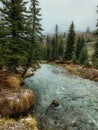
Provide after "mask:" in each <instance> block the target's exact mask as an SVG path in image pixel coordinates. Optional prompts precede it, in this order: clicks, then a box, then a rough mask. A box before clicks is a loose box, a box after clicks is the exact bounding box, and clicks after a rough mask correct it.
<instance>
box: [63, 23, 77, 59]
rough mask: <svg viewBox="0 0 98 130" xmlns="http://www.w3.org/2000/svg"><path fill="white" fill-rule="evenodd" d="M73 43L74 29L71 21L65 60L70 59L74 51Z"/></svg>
mask: <svg viewBox="0 0 98 130" xmlns="http://www.w3.org/2000/svg"><path fill="white" fill-rule="evenodd" d="M74 44H75V31H74V23H73V22H72V24H71V26H70V28H69V33H68V36H67V43H66V50H65V56H64V59H65V60H72V58H73V53H74Z"/></svg>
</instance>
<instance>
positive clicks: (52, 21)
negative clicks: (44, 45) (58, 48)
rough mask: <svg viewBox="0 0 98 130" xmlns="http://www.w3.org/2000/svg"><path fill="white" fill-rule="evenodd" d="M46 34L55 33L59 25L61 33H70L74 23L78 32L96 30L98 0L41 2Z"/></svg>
mask: <svg viewBox="0 0 98 130" xmlns="http://www.w3.org/2000/svg"><path fill="white" fill-rule="evenodd" d="M39 1H40V7H41V8H42V9H41V13H42V18H43V20H42V21H41V23H42V25H43V29H44V33H53V32H54V27H55V25H56V24H57V25H58V26H59V31H61V32H65V31H68V28H69V26H70V24H71V22H72V21H74V24H75V30H76V31H85V30H86V28H87V27H88V26H89V27H90V29H91V30H94V29H95V26H96V19H97V18H98V15H97V14H96V9H97V7H96V6H97V4H98V0H39Z"/></svg>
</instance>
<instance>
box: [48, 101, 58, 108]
mask: <svg viewBox="0 0 98 130" xmlns="http://www.w3.org/2000/svg"><path fill="white" fill-rule="evenodd" d="M58 106H59V102H58V101H57V100H53V101H52V103H51V104H50V107H58Z"/></svg>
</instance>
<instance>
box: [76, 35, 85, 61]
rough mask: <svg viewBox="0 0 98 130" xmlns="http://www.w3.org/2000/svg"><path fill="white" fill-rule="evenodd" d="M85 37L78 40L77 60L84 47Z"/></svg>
mask: <svg viewBox="0 0 98 130" xmlns="http://www.w3.org/2000/svg"><path fill="white" fill-rule="evenodd" d="M84 43H85V39H84V37H83V36H82V37H79V38H78V40H77V44H76V48H75V60H76V62H78V60H79V56H80V53H81V51H82V48H83V47H84Z"/></svg>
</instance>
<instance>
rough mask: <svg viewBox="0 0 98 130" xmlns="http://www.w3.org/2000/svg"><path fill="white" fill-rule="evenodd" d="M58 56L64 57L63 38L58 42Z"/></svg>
mask: <svg viewBox="0 0 98 130" xmlns="http://www.w3.org/2000/svg"><path fill="white" fill-rule="evenodd" d="M58 55H59V56H61V57H62V58H63V55H64V42H63V40H62V38H60V40H59V42H58Z"/></svg>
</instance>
